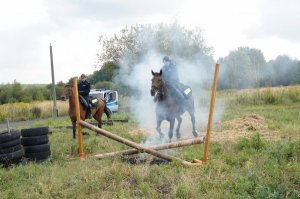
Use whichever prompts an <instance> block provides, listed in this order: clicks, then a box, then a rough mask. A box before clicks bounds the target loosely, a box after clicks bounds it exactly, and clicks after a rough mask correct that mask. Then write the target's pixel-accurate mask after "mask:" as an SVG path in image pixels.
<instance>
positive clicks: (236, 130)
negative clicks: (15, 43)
mask: <svg viewBox="0 0 300 199" xmlns="http://www.w3.org/2000/svg"><path fill="white" fill-rule="evenodd" d="M221 126H222V127H221V131H216V132H212V140H213V141H227V140H229V141H236V140H238V138H241V137H246V138H249V137H252V136H253V135H254V134H255V133H260V135H261V136H262V137H263V138H264V139H267V140H277V139H280V137H279V134H278V132H276V131H272V130H270V129H269V128H268V125H267V124H266V122H265V118H264V117H262V116H260V115H256V114H247V115H244V116H243V117H241V118H237V119H234V120H230V121H225V122H222V123H221ZM217 130H218V129H217Z"/></svg>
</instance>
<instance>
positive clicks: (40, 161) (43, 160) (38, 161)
mask: <svg viewBox="0 0 300 199" xmlns="http://www.w3.org/2000/svg"><path fill="white" fill-rule="evenodd" d="M49 159H50V158H49V157H47V158H45V159H40V160H36V161H35V162H36V163H38V164H40V163H43V162H45V161H47V160H49Z"/></svg>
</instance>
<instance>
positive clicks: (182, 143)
mask: <svg viewBox="0 0 300 199" xmlns="http://www.w3.org/2000/svg"><path fill="white" fill-rule="evenodd" d="M219 70H220V64H216V68H215V74H214V81H213V87H212V95H211V101H210V110H209V117H208V125H207V131H206V137H205V146H204V156H203V159H202V160H197V159H194V160H193V162H188V161H185V160H182V159H180V158H177V157H174V156H170V155H167V154H164V153H161V152H159V151H157V150H161V149H163V147H166V148H167V147H170V148H175V147H179V146H187V145H192V144H195V142H199V140H201V139H202V141H203V138H196V139H193V140H192V141H191V140H190V141H179V142H176V143H170V144H164V146H162V145H157V146H152V147H146V146H143V145H140V144H137V143H135V142H132V141H130V140H128V139H126V138H122V137H120V136H118V135H115V134H113V133H111V132H109V131H106V130H104V129H100V128H98V127H96V126H93V125H91V124H89V123H87V122H85V121H82V120H81V119H80V111H79V100H78V99H79V98H78V88H77V81H78V80H77V78H75V79H74V81H73V84H74V94H75V103H76V116H77V128H78V145H79V156H80V157H81V158H85V154H84V152H83V145H82V130H81V126H84V127H86V128H88V129H91V130H92V131H95V132H97V133H99V134H101V135H103V136H105V137H108V138H110V139H113V140H115V141H118V142H120V143H122V144H125V145H127V146H130V147H132V148H134V149H132V150H129V151H130V152H128V150H126V151H125V152H124V151H121V152H114V153H121V154H122V153H140V152H142V153H144V152H145V153H149V154H151V155H154V156H156V157H159V158H162V159H165V160H168V161H178V162H180V163H181V164H183V165H185V166H199V165H202V164H207V163H208V146H209V141H210V131H211V126H212V118H213V110H214V104H215V97H216V91H217V82H218V74H219ZM199 143H200V142H199ZM171 146H172V147H171ZM133 151H134V152H133ZM111 154H112V153H111ZM101 155H103V154H99V155H96V157H97V156H98V157H99V156H101ZM104 156H105V154H104Z"/></svg>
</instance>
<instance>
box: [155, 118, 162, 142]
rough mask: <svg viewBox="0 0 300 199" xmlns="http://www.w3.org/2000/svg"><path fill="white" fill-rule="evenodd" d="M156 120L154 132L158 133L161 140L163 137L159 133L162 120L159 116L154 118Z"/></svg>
mask: <svg viewBox="0 0 300 199" xmlns="http://www.w3.org/2000/svg"><path fill="white" fill-rule="evenodd" d="M156 118H157V119H156V131H157V132H158V134H159V137H160V139H162V138H163V137H164V134H163V133H162V132H161V128H160V125H161V123H162V119H161V117H159V116H156Z"/></svg>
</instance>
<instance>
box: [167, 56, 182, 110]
mask: <svg viewBox="0 0 300 199" xmlns="http://www.w3.org/2000/svg"><path fill="white" fill-rule="evenodd" d="M163 63H164V65H163V67H162V76H163V79H164V81H165V83H166V86H167V88H168V89H169V90H170V94H171V96H172V97H173V98H174V99H175V101H176V103H177V105H178V108H179V113H183V112H184V96H183V94H182V93H181V91H180V89H179V86H180V81H179V77H178V71H177V66H176V65H175V64H173V63H172V61H171V59H170V58H169V57H168V56H164V58H163Z"/></svg>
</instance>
